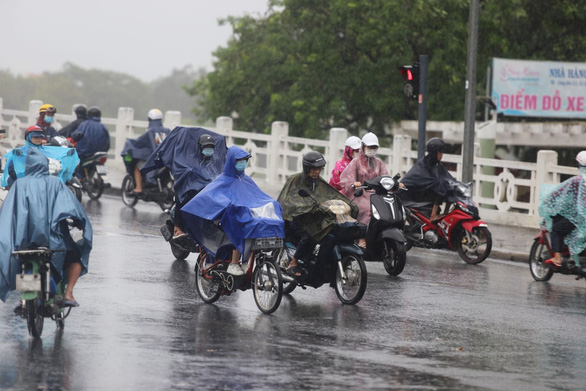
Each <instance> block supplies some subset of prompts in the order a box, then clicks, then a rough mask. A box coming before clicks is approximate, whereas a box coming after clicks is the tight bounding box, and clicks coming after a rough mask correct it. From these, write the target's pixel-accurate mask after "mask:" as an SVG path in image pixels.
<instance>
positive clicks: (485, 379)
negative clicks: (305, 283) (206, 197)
mask: <svg viewBox="0 0 586 391" xmlns="http://www.w3.org/2000/svg"><path fill="white" fill-rule="evenodd" d="M84 205H85V206H86V210H87V211H88V213H89V214H90V218H91V220H92V223H93V225H94V232H95V234H94V235H95V237H94V251H92V255H91V260H90V273H89V274H88V275H86V276H85V277H83V278H82V279H81V280H80V282H79V284H78V286H77V288H76V297H77V299H78V300H79V302H80V303H81V307H80V308H78V309H75V310H74V311H72V314H71V316H70V317H69V318H68V319H67V320H66V325H65V330H64V331H63V332H62V333H57V332H56V331H55V327H54V323H53V322H50V321H46V323H45V330H44V332H43V338H42V339H41V340H33V339H31V338H29V336H28V333H27V330H26V322H25V321H24V320H23V319H20V318H16V317H15V316H14V315H13V313H12V309H13V308H14V306H15V304H16V301H17V295H16V294H11V295H10V296H9V300H8V302H7V303H6V304H4V305H0V352H1V354H0V388H1V389H5V388H8V389H66V390H104V389H150V390H166V389H212V390H232V389H239V390H249V389H250V390H253V389H254V390H275V389H285V390H298V389H397V390H402V389H415V390H525V389H527V390H541V389H543V390H545V389H572V390H573V389H582V388H583V387H584V381H585V380H586V368H585V367H584V365H583V363H584V361H585V359H586V344H584V335H586V319H585V314H586V284H585V283H584V281H575V280H574V279H573V278H571V277H563V276H558V275H556V276H554V278H553V279H552V280H551V282H550V283H538V282H534V281H533V279H532V278H531V275H530V273H529V269H528V267H527V265H520V264H513V263H508V262H499V261H494V260H489V261H486V262H484V263H483V264H481V265H478V266H471V265H466V264H464V263H463V262H462V261H460V260H459V259H458V256H457V254H455V253H448V252H441V251H422V250H413V251H412V252H409V253H408V263H407V266H406V268H405V271H404V272H403V274H402V275H401V276H400V277H398V278H391V277H389V276H387V275H386V273H385V271H384V268H383V267H382V265H380V264H372V263H368V264H367V268H368V271H369V276H368V278H369V280H368V287H367V290H366V294H365V296H364V298H363V300H362V301H361V302H360V303H359V304H358V305H356V306H343V305H341V304H340V302H339V300H338V299H337V297H336V295H335V292H334V290H333V289H331V288H329V287H327V286H324V287H322V288H319V289H312V288H308V289H307V290H302V289H300V288H297V289H296V290H295V291H294V292H293V293H292V295H291V296H288V297H284V298H283V302H282V304H281V307H280V308H279V309H278V310H277V311H276V312H275V313H274V314H273V315H270V316H267V315H263V314H262V313H261V312H260V311H259V310H258V309H257V307H256V305H255V303H254V300H253V297H252V292H251V291H246V292H237V293H236V294H234V295H232V296H229V297H222V298H221V299H220V300H219V301H218V302H217V303H216V304H214V305H206V304H204V303H203V302H202V301H201V300H200V299H199V297H197V294H196V293H195V290H194V286H195V281H194V273H193V268H194V262H195V256H194V255H193V254H192V255H190V257H189V258H188V259H187V261H185V262H183V261H175V260H173V257H172V255H171V251H170V249H169V247H168V244H167V243H165V242H164V240H163V239H162V238H161V236H160V235H159V228H160V226H161V225H162V224H163V223H164V221H165V219H166V215H164V214H162V213H161V212H160V210H159V208H158V206H156V205H145V204H142V203H139V205H137V208H136V209H130V208H126V207H124V206H123V204H122V202H121V200H119V199H117V198H114V197H108V196H105V197H103V199H101V200H100V201H98V202H95V201H94V202H89V203H88V202H84Z"/></svg>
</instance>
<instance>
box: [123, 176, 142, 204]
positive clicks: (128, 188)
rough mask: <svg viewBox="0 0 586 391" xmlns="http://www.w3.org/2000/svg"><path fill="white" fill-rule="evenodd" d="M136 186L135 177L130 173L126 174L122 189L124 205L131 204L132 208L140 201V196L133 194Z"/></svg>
mask: <svg viewBox="0 0 586 391" xmlns="http://www.w3.org/2000/svg"><path fill="white" fill-rule="evenodd" d="M135 187H136V186H135V184H134V179H133V178H132V177H131V176H130V175H126V176H125V177H124V179H123V180H122V188H121V189H120V190H121V195H122V202H124V205H126V206H130V207H131V208H132V207H133V206H134V205H136V203H137V202H138V198H136V197H135V196H133V195H132V194H131V193H132V190H134V188H135Z"/></svg>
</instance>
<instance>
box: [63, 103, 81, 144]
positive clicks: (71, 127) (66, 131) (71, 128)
mask: <svg viewBox="0 0 586 391" xmlns="http://www.w3.org/2000/svg"><path fill="white" fill-rule="evenodd" d="M74 112H75V116H76V117H77V118H76V119H75V120H74V121H71V122H70V123H69V124H68V125H65V126H64V127H62V128H61V130H59V135H60V136H63V137H65V138H70V137H71V134H72V133H73V132H75V131H76V130H77V128H79V125H81V123H82V122H84V121H85V120H87V107H86V105H77V106H76V107H75V110H74Z"/></svg>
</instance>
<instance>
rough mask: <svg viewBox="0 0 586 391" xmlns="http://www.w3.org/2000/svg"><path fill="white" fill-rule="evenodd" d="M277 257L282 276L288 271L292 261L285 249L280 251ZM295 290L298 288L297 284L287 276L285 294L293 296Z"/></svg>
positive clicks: (285, 278)
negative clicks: (284, 271)
mask: <svg viewBox="0 0 586 391" xmlns="http://www.w3.org/2000/svg"><path fill="white" fill-rule="evenodd" d="M276 253H277V255H276V257H277V258H276V259H277V260H278V261H277V262H278V266H279V267H280V268H281V274H283V270H286V269H287V267H288V266H289V262H291V259H289V257H288V256H287V252H286V250H285V249H284V248H282V249H280V250H278V251H277V252H276ZM295 288H297V282H295V280H294V279H293V278H291V277H289V276H287V275H284V276H283V294H284V295H289V294H291V293H292V292H293V291H294V290H295Z"/></svg>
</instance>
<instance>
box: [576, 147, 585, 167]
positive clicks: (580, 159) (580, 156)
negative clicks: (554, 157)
mask: <svg viewBox="0 0 586 391" xmlns="http://www.w3.org/2000/svg"><path fill="white" fill-rule="evenodd" d="M576 161H577V162H578V164H579V165H580V166H582V167H586V151H582V152H580V153H579V154H578V155H576Z"/></svg>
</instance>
